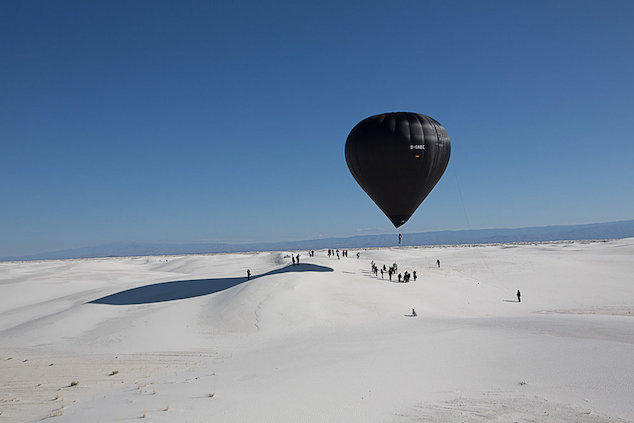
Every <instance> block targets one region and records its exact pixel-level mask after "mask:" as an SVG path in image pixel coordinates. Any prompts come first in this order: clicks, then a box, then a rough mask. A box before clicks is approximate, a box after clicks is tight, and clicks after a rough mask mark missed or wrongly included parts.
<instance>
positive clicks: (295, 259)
mask: <svg viewBox="0 0 634 423" xmlns="http://www.w3.org/2000/svg"><path fill="white" fill-rule="evenodd" d="M291 260H292V261H293V264H299V254H297V256H294V255H292V254H291Z"/></svg>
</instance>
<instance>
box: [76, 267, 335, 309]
mask: <svg viewBox="0 0 634 423" xmlns="http://www.w3.org/2000/svg"><path fill="white" fill-rule="evenodd" d="M332 271H333V269H332V268H330V267H326V266H318V265H316V264H310V263H301V264H296V265H289V266H286V267H282V268H280V269H276V270H271V271H270V272H266V273H263V274H261V275H255V276H251V280H253V279H257V278H261V277H262V276H269V275H277V274H280V273H288V272H332ZM246 281H247V278H246V277H242V278H214V279H193V280H184V281H171V282H161V283H155V284H152V285H145V286H140V287H138V288H132V289H126V290H125V291H121V292H117V293H115V294H111V295H107V296H105V297H101V298H98V299H96V300H92V301H89V302H88V304H109V305H133V304H151V303H160V302H164V301H173V300H182V299H185V298H193V297H200V296H202V295H208V294H213V293H215V292H220V291H224V290H225V289H229V288H232V287H234V286H236V285H240V284H241V283H244V282H246Z"/></svg>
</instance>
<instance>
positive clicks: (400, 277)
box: [398, 273, 403, 282]
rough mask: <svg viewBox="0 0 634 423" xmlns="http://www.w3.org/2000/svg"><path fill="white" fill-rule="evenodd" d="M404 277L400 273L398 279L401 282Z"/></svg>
mask: <svg viewBox="0 0 634 423" xmlns="http://www.w3.org/2000/svg"><path fill="white" fill-rule="evenodd" d="M402 278H403V276H402V275H401V274H400V273H399V274H398V281H399V282H401V279H402Z"/></svg>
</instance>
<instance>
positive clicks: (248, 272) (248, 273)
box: [247, 269, 251, 280]
mask: <svg viewBox="0 0 634 423" xmlns="http://www.w3.org/2000/svg"><path fill="white" fill-rule="evenodd" d="M247 280H251V269H247Z"/></svg>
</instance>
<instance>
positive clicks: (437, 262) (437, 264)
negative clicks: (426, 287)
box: [436, 259, 440, 269]
mask: <svg viewBox="0 0 634 423" xmlns="http://www.w3.org/2000/svg"><path fill="white" fill-rule="evenodd" d="M436 266H438V268H439V269H440V259H436Z"/></svg>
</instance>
